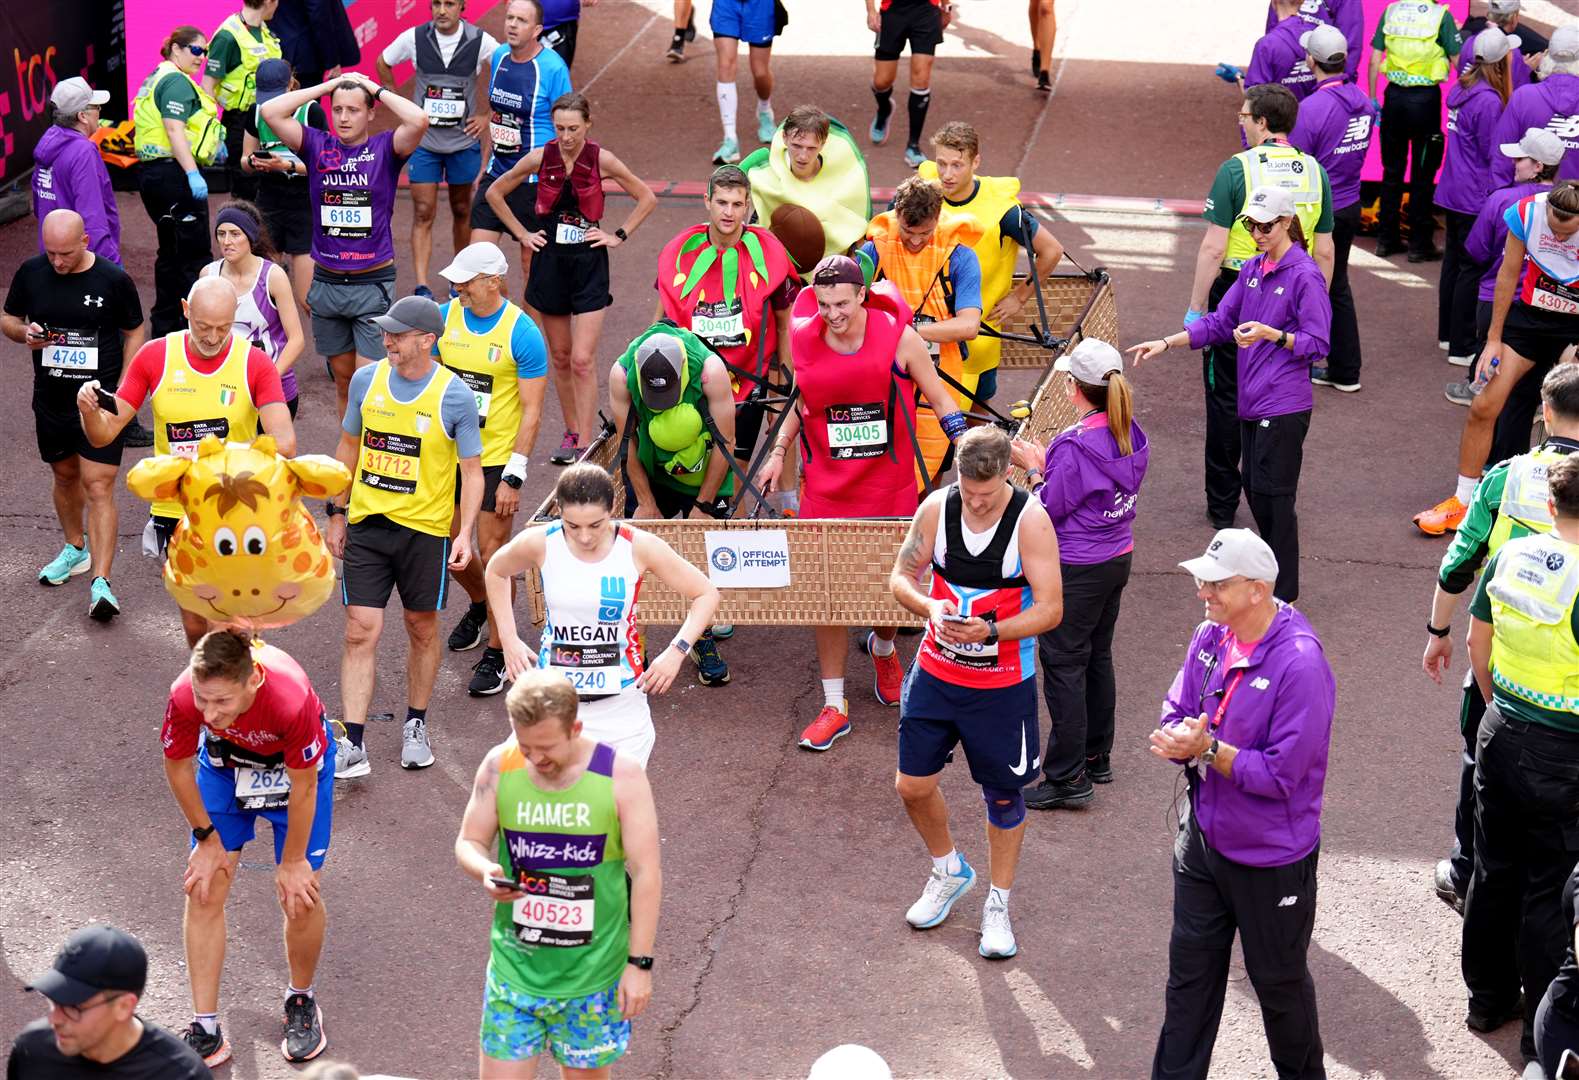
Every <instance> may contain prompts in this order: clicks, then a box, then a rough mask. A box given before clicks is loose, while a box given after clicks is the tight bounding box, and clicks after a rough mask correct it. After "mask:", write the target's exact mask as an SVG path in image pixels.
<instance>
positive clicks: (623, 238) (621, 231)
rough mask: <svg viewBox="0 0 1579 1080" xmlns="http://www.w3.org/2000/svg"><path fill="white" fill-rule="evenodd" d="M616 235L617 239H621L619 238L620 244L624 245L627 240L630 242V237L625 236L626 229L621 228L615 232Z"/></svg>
mask: <svg viewBox="0 0 1579 1080" xmlns="http://www.w3.org/2000/svg"><path fill="white" fill-rule="evenodd" d="M614 235H615V236H617V237H619V238H620V243H622V244H623V243H624V242H625V241H627V240H629V239H630V237H629V236H626V235H625V229H624V228H623V227H621V228H618V229H615V230H614Z"/></svg>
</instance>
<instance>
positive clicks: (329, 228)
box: [318, 191, 373, 240]
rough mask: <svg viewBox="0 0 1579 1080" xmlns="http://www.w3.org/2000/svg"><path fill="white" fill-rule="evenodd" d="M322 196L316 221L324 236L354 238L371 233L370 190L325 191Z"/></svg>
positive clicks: (371, 208)
mask: <svg viewBox="0 0 1579 1080" xmlns="http://www.w3.org/2000/svg"><path fill="white" fill-rule="evenodd" d="M322 198H323V202H322V203H321V204H320V205H319V207H318V223H319V224H320V225H321V226H322V227H323V233H324V235H325V236H334V237H339V238H341V239H345V240H356V239H366V238H367V237H369V236H372V235H373V193H372V192H371V191H325V192H323V194H322Z"/></svg>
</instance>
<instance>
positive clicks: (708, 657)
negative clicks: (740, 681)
mask: <svg viewBox="0 0 1579 1080" xmlns="http://www.w3.org/2000/svg"><path fill="white" fill-rule="evenodd" d="M690 657H691V661H692V662H693V663H694V664H696V678H697V681H698V682H700V683H701V684H702V685H703V686H723V685H725V684H726V683H728V682H729V665H728V664H726V663H724V658H723V657H722V656H719V655H718V642H716V641H714V640H713V635H712V633H711V632H710V631H709V632H708V633H705V634H703V635H702V636H701V638H699V639H698V640H697V642H696V644H695V645H692V646H691V652H690Z"/></svg>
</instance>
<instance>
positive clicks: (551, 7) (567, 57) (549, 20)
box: [538, 0, 598, 70]
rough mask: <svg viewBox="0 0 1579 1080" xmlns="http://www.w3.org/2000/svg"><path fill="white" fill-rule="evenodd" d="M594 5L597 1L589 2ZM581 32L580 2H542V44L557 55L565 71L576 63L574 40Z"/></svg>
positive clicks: (558, 0)
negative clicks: (563, 64) (562, 62)
mask: <svg viewBox="0 0 1579 1080" xmlns="http://www.w3.org/2000/svg"><path fill="white" fill-rule="evenodd" d="M591 2H592V3H594V4H596V3H597V2H598V0H591ZM580 31H581V0H543V30H542V33H541V34H539V35H538V39H539V40H540V41H542V43H543V44H544V45H546V46H548V47H549V48H550V49H553V50H554V51H555V52H556V53H558V54H559V58H560V59H561V60H563V61H564V62H565V68H566V70H569V69H570V67H571V66H572V65H573V64H575V62H576V38H577V36H578V35H579V34H580Z"/></svg>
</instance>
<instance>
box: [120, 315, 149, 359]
mask: <svg viewBox="0 0 1579 1080" xmlns="http://www.w3.org/2000/svg"><path fill="white" fill-rule="evenodd" d="M147 340H148V324H147V323H140V324H138V325H137V326H136V327H135V328H133V329H131V330H122V331H121V355H122V356H136V355H137V350H139V349H141V348H142V347H143V342H145V341H147Z"/></svg>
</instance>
